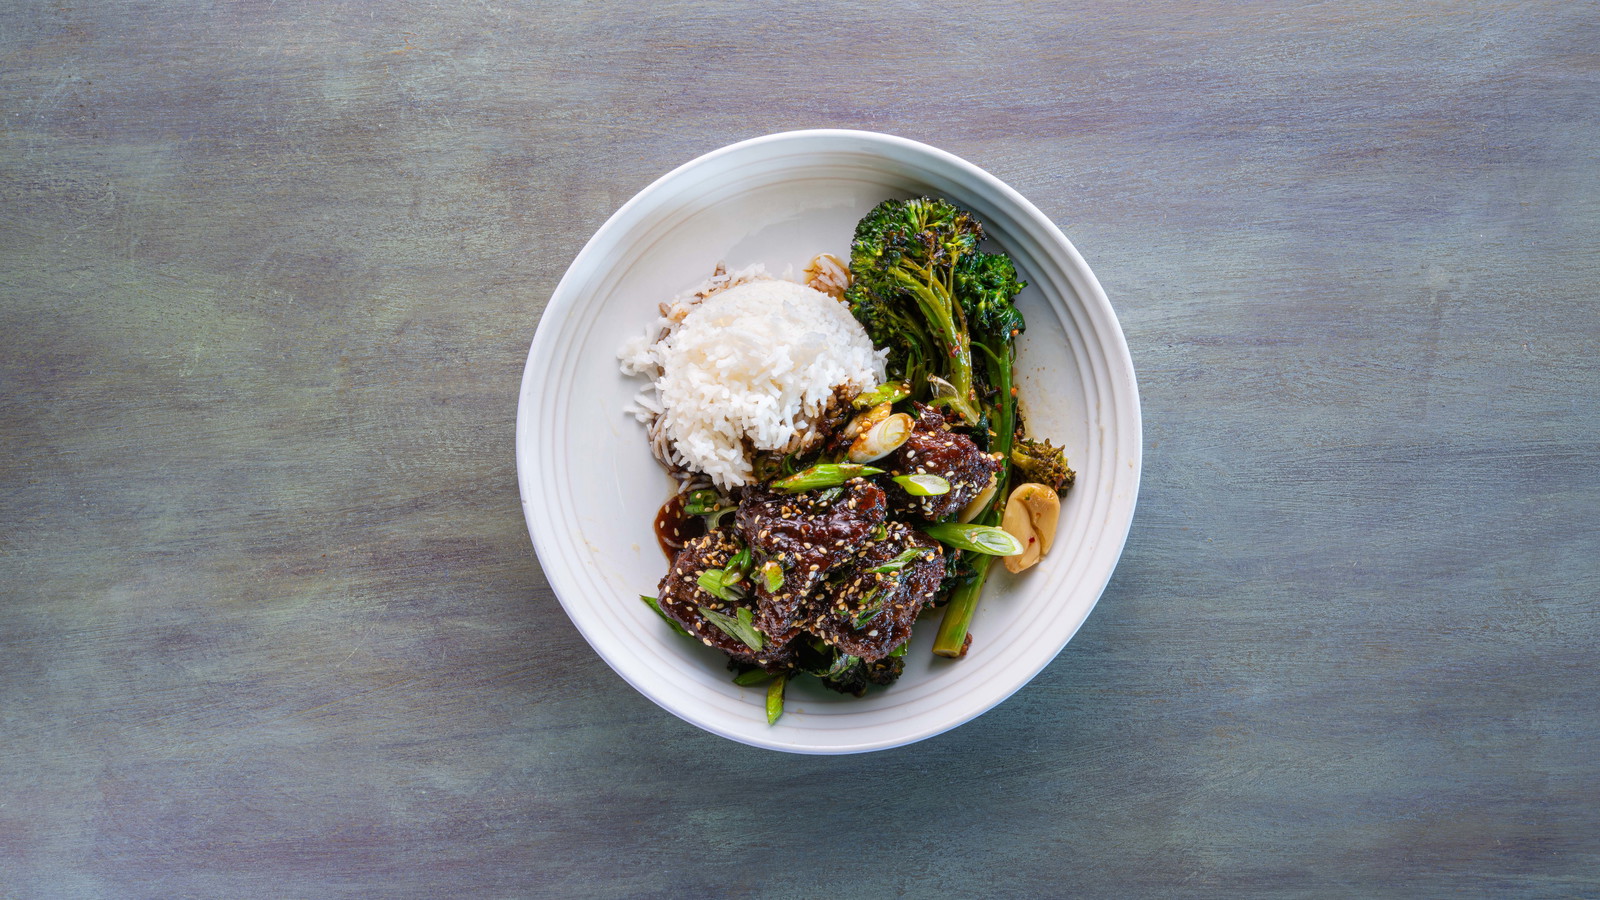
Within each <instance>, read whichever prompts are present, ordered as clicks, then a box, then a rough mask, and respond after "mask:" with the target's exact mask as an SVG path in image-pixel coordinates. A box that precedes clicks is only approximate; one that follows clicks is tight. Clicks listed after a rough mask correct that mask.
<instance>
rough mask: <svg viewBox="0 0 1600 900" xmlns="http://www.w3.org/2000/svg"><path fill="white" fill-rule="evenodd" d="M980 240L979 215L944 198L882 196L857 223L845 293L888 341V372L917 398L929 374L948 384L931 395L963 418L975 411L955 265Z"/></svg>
mask: <svg viewBox="0 0 1600 900" xmlns="http://www.w3.org/2000/svg"><path fill="white" fill-rule="evenodd" d="M981 240H983V226H981V225H979V224H978V220H976V219H974V218H973V217H972V216H971V215H970V214H968V213H967V212H966V211H965V210H963V209H960V208H958V207H956V206H953V205H951V204H950V203H947V202H945V201H943V200H931V199H928V198H922V199H918V200H885V201H884V202H882V203H880V204H878V205H877V206H876V207H875V208H874V209H873V210H872V212H870V213H868V214H867V215H866V217H865V218H863V219H862V220H861V221H860V222H859V223H857V224H856V231H855V239H854V241H853V242H852V243H851V245H850V275H851V279H852V285H851V287H850V290H849V291H848V292H846V294H845V299H846V300H847V301H848V302H849V303H850V312H851V313H852V314H854V315H855V317H856V319H857V320H859V321H860V322H861V324H862V325H863V326H864V327H865V328H866V331H867V335H868V336H869V337H871V338H872V342H873V343H874V344H875V345H876V346H879V347H888V348H889V372H890V374H891V375H892V376H893V377H896V378H902V379H905V380H907V381H909V382H911V385H912V389H913V390H914V391H916V392H917V394H916V395H915V396H917V397H918V398H919V399H921V398H923V397H926V396H927V395H926V394H924V393H923V392H924V391H927V390H929V385H930V379H932V378H937V379H939V380H941V381H943V382H945V383H946V384H948V385H949V387H948V388H944V389H943V390H941V391H938V392H935V393H934V394H933V396H932V398H931V399H932V400H933V401H934V402H935V403H938V404H941V405H944V406H947V407H948V408H950V409H951V410H953V411H954V412H955V413H957V414H958V415H959V416H960V417H961V420H962V422H963V423H964V424H966V425H975V424H977V422H978V418H979V412H978V402H977V395H976V392H975V391H974V388H973V374H972V348H971V343H970V339H969V337H968V334H967V324H966V321H965V318H966V316H965V312H964V310H963V308H962V306H963V305H962V304H961V303H960V302H958V301H957V299H956V297H955V296H954V294H955V281H956V275H955V273H956V269H957V267H958V266H960V265H961V262H962V260H963V259H964V258H965V257H967V256H969V255H971V254H972V253H974V252H975V250H976V248H977V245H978V242H979V241H981ZM931 383H932V384H937V383H938V382H931Z"/></svg>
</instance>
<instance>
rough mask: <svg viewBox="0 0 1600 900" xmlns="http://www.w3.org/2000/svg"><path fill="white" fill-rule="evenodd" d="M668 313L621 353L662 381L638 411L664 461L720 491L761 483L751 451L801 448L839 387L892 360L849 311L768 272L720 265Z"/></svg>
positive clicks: (850, 388) (861, 387)
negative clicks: (727, 268) (754, 481)
mask: <svg viewBox="0 0 1600 900" xmlns="http://www.w3.org/2000/svg"><path fill="white" fill-rule="evenodd" d="M661 313H662V317H661V319H659V320H657V322H656V323H655V324H654V325H652V326H651V327H650V328H649V329H648V330H647V332H646V334H645V335H644V336H642V337H640V338H636V339H634V340H632V341H629V342H628V344H627V345H625V346H624V347H623V348H622V351H621V352H620V353H619V354H618V355H619V357H620V358H621V360H622V370H623V371H624V372H625V373H628V374H630V375H647V376H649V377H650V378H651V384H650V386H649V387H647V388H645V390H644V391H643V392H642V393H641V395H640V396H639V398H638V400H637V401H636V405H635V406H634V407H633V408H632V411H633V412H634V414H635V415H636V416H637V417H638V418H639V420H640V421H642V422H645V423H646V424H647V425H648V426H649V428H650V436H651V444H652V446H653V447H654V449H655V452H656V455H657V456H658V457H659V458H661V460H662V461H663V462H665V463H666V464H667V465H668V466H670V467H672V468H673V469H675V470H679V471H690V472H698V473H702V474H704V475H706V476H709V477H710V478H711V480H712V481H713V482H715V483H716V484H717V485H719V486H721V487H733V486H736V485H740V484H744V483H746V482H747V481H749V480H750V479H751V477H752V475H753V473H752V471H751V464H750V459H749V457H748V455H747V448H748V450H755V451H774V452H792V451H793V450H795V449H798V448H799V447H800V446H801V445H802V444H804V443H805V441H806V439H807V438H808V437H809V436H810V435H811V432H812V428H813V426H814V425H815V424H816V423H817V421H818V420H819V419H821V418H822V417H823V416H824V414H825V413H826V412H828V407H829V405H830V403H831V402H832V401H833V399H834V393H835V389H836V388H844V389H845V390H846V392H847V393H849V394H854V393H856V392H859V391H866V390H871V389H872V388H873V387H875V386H877V385H878V383H879V382H881V381H882V380H883V377H884V368H883V367H884V353H883V352H881V351H877V350H874V349H873V347H872V341H871V340H870V339H869V338H868V337H867V334H866V332H865V331H863V330H862V328H861V325H860V323H858V322H857V321H856V320H855V319H854V318H853V317H852V316H851V315H850V310H849V308H848V307H846V306H845V305H844V304H843V303H840V302H839V301H837V300H835V299H833V298H832V297H829V296H828V295H827V294H825V293H822V292H821V291H817V290H813V289H812V288H809V287H806V286H805V285H801V284H796V283H794V282H791V281H780V280H777V279H774V278H771V277H769V276H767V275H766V274H765V272H764V271H762V270H760V269H759V268H752V269H747V270H745V271H743V272H738V273H733V274H729V273H727V272H726V271H725V270H723V269H722V268H721V267H719V268H718V272H717V274H716V275H715V276H713V278H712V279H711V280H710V281H709V282H707V283H706V284H705V285H702V286H701V287H700V288H699V289H698V290H696V291H694V292H692V293H691V294H689V295H685V296H683V297H680V298H677V299H676V300H674V301H672V302H670V303H667V304H663V305H662V309H661Z"/></svg>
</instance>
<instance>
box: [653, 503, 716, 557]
mask: <svg viewBox="0 0 1600 900" xmlns="http://www.w3.org/2000/svg"><path fill="white" fill-rule="evenodd" d="M687 497H688V495H687V494H674V495H673V496H672V499H670V500H668V501H667V502H665V503H663V504H661V509H660V510H658V511H657V512H656V542H657V543H659V544H660V545H661V552H662V553H665V554H666V556H667V560H668V561H669V562H670V561H671V560H672V558H673V557H674V556H676V555H677V554H678V551H679V550H681V549H683V545H684V544H686V543H688V542H689V541H692V540H694V539H695V538H697V537H699V536H700V535H702V534H705V533H706V520H705V519H702V518H700V517H699V516H691V515H689V514H688V513H686V512H684V511H683V502H684V500H685V499H686V498H687Z"/></svg>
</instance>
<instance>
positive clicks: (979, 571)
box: [933, 343, 1017, 659]
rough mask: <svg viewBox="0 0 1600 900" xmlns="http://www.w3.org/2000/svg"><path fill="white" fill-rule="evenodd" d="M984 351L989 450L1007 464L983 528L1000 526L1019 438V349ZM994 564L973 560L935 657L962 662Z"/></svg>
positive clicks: (948, 610)
mask: <svg viewBox="0 0 1600 900" xmlns="http://www.w3.org/2000/svg"><path fill="white" fill-rule="evenodd" d="M980 346H981V345H980ZM983 349H984V351H985V353H984V356H985V357H986V358H987V365H988V371H989V381H990V383H991V384H993V385H994V386H995V389H996V395H995V409H994V410H993V415H992V416H991V420H992V421H993V423H994V429H995V435H994V442H993V443H992V444H991V445H990V447H989V450H990V452H992V453H1000V454H1002V458H1003V459H1004V460H1005V462H1003V463H1001V464H1000V471H999V472H997V473H995V485H996V487H995V492H994V496H993V497H991V498H989V505H988V506H986V507H984V510H983V512H982V513H980V514H979V515H978V517H977V518H975V519H973V521H974V522H977V523H979V524H983V525H998V524H1000V510H1001V508H1002V507H1003V506H1004V505H1005V502H1006V496H1007V494H1006V488H1007V486H1008V482H1009V481H1010V480H1011V444H1012V443H1013V441H1014V440H1015V438H1016V429H1017V426H1016V419H1017V398H1015V397H1013V396H1011V368H1012V364H1013V360H1014V359H1015V354H1016V349H1015V347H1014V346H1013V345H1010V344H1009V343H1008V345H1007V346H1005V347H1002V348H1001V351H1000V353H999V354H995V353H992V352H988V349H989V348H987V347H984V348H983ZM992 562H994V557H992V556H980V557H978V558H977V559H975V560H973V561H972V577H970V578H968V579H967V580H966V581H964V582H962V583H961V584H959V585H956V588H955V590H953V591H951V592H950V602H949V603H946V604H945V607H944V618H943V619H941V620H940V621H939V633H938V635H937V636H935V638H934V641H933V652H934V655H936V656H948V657H950V658H952V659H959V658H960V657H961V655H962V654H963V653H964V652H966V648H967V629H968V628H970V627H972V614H973V613H974V612H976V611H977V609H978V595H979V594H980V593H982V591H983V582H984V581H985V580H987V579H988V577H989V565H990V563H992Z"/></svg>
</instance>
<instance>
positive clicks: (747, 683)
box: [733, 669, 773, 687]
mask: <svg viewBox="0 0 1600 900" xmlns="http://www.w3.org/2000/svg"><path fill="white" fill-rule="evenodd" d="M772 677H773V676H772V673H771V672H768V671H767V670H766V669H751V670H749V671H747V672H740V673H739V674H737V675H735V676H733V683H734V684H737V685H738V686H740V687H754V686H756V685H758V684H766V683H767V681H768V680H769V679H771V678H772Z"/></svg>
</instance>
